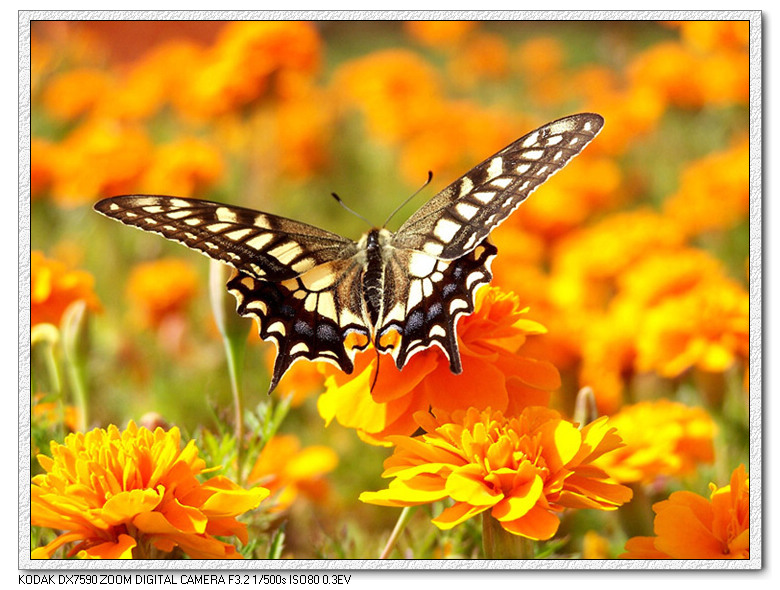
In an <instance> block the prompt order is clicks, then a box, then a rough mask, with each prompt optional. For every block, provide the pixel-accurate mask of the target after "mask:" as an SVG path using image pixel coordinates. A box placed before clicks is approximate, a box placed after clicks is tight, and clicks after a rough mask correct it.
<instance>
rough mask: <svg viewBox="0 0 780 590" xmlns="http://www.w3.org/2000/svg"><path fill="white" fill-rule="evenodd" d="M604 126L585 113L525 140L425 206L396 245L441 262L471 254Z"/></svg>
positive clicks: (397, 236)
mask: <svg viewBox="0 0 780 590" xmlns="http://www.w3.org/2000/svg"><path fill="white" fill-rule="evenodd" d="M603 125H604V119H603V118H602V117H601V116H600V115H596V114H593V113H582V114H579V115H571V116H569V117H565V118H563V119H558V120H557V121H553V122H552V123H548V124H547V125H544V126H542V127H539V129H537V130H535V131H532V132H531V133H529V134H527V135H525V136H524V137H521V138H520V139H518V140H517V141H515V142H514V143H512V144H510V145H508V146H507V147H505V148H504V149H503V150H501V151H500V152H498V153H497V154H495V155H494V156H492V157H490V158H488V159H487V160H485V161H484V162H482V163H481V164H479V165H477V166H475V167H474V168H472V169H471V170H470V171H469V172H468V173H467V174H465V175H464V176H463V177H462V178H460V179H458V180H456V181H455V182H453V183H452V184H451V185H450V186H448V187H447V188H445V189H444V190H443V191H442V192H440V193H439V194H437V195H436V196H435V197H433V198H432V199H431V200H430V201H428V202H427V203H426V204H425V205H423V206H422V207H421V208H420V209H419V210H418V211H417V212H416V213H414V214H413V215H412V216H411V217H410V218H409V219H408V220H407V221H406V223H404V224H403V225H402V226H401V227H400V229H399V230H398V232H397V233H396V234H395V238H394V240H393V244H394V246H395V247H397V248H406V249H411V250H421V251H423V252H426V253H427V254H430V255H432V256H435V257H437V258H439V259H440V260H455V259H457V258H460V257H461V256H463V255H465V254H467V253H468V252H470V251H471V250H472V249H474V248H475V247H476V246H477V245H478V244H480V243H481V242H482V240H484V239H485V238H486V237H487V236H488V234H489V233H490V232H491V231H492V230H493V229H494V228H495V227H496V226H498V225H499V224H500V223H501V222H502V221H504V220H505V219H506V218H507V217H508V216H509V214H510V213H512V212H513V211H514V210H515V209H516V208H517V207H518V206H519V205H520V203H522V202H523V201H524V200H525V199H526V198H527V197H528V195H530V194H531V193H532V192H533V191H534V190H536V188H538V187H539V185H541V184H542V183H543V182H544V181H545V180H547V179H548V178H550V176H552V175H553V174H555V173H556V172H558V171H559V170H560V169H561V168H563V167H564V166H565V165H566V164H567V163H568V162H569V161H570V160H571V159H572V158H573V157H574V156H576V155H577V154H579V153H580V151H582V149H583V148H584V147H585V146H586V145H588V143H590V141H591V140H592V139H593V138H594V137H596V135H597V134H598V133H599V131H600V130H601V128H602V126H603Z"/></svg>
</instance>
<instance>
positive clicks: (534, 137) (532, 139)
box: [521, 131, 539, 148]
mask: <svg viewBox="0 0 780 590" xmlns="http://www.w3.org/2000/svg"><path fill="white" fill-rule="evenodd" d="M538 141H539V132H538V131H534V132H533V133H532V134H531V135H529V136H528V137H526V138H525V141H523V143H522V144H521V145H522V147H524V148H529V147H531V146H532V145H536V142H538Z"/></svg>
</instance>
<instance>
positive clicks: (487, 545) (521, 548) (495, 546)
mask: <svg viewBox="0 0 780 590" xmlns="http://www.w3.org/2000/svg"><path fill="white" fill-rule="evenodd" d="M482 551H483V553H484V556H485V559H533V558H534V542H533V541H532V540H531V539H528V538H526V537H522V536H520V535H513V534H512V533H510V532H508V531H506V530H505V529H504V527H502V526H501V523H500V522H498V521H497V520H496V519H495V518H493V517H492V516H491V515H490V511H489V510H485V511H484V512H483V513H482Z"/></svg>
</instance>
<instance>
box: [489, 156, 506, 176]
mask: <svg viewBox="0 0 780 590" xmlns="http://www.w3.org/2000/svg"><path fill="white" fill-rule="evenodd" d="M503 171H504V160H503V159H502V158H501V157H499V156H497V157H495V158H493V159H492V160H491V161H490V166H488V169H487V177H488V180H489V179H491V178H495V177H496V176H501V173H502V172H503Z"/></svg>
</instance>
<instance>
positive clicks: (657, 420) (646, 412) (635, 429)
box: [596, 399, 716, 483]
mask: <svg viewBox="0 0 780 590" xmlns="http://www.w3.org/2000/svg"><path fill="white" fill-rule="evenodd" d="M609 425H610V426H612V427H614V428H615V429H616V430H617V432H618V434H619V435H620V438H622V439H623V442H624V443H625V446H624V447H623V448H621V449H619V450H617V451H615V452H614V453H610V454H609V455H605V456H604V457H602V458H601V459H599V460H597V461H596V464H597V465H598V466H599V467H601V468H602V469H604V470H605V471H606V472H608V473H609V474H610V475H611V476H612V477H614V478H615V479H616V480H617V481H619V482H622V483H632V482H642V483H652V482H653V481H654V480H655V479H657V478H659V477H680V476H684V475H689V474H691V473H693V472H694V471H695V470H696V465H697V464H698V463H712V461H713V460H714V456H715V451H714V447H713V443H714V438H715V431H716V426H715V422H714V421H713V419H712V417H711V416H710V415H709V414H708V413H707V412H706V411H705V410H704V409H702V408H693V407H688V406H685V405H683V404H681V403H678V402H673V401H670V400H666V399H661V400H656V401H647V402H639V403H637V404H633V405H630V406H625V407H623V409H621V410H620V411H619V412H618V413H617V414H615V415H614V416H611V417H610V418H609Z"/></svg>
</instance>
